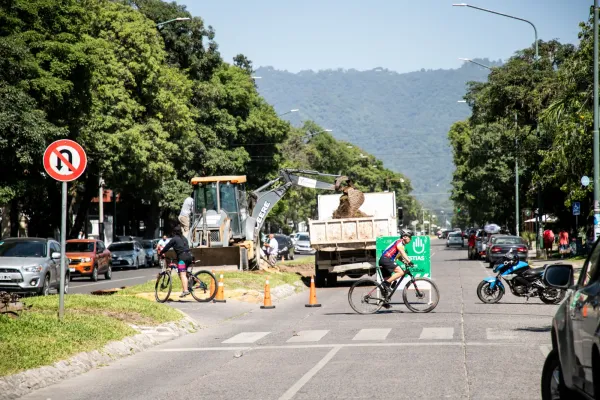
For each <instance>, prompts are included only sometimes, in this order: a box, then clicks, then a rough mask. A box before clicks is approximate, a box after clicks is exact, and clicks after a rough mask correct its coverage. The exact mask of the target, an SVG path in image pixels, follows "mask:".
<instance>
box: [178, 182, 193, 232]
mask: <svg viewBox="0 0 600 400" xmlns="http://www.w3.org/2000/svg"><path fill="white" fill-rule="evenodd" d="M193 194H194V193H193V192H192V195H193ZM192 195H190V196H188V197H187V198H186V199H185V201H184V202H183V206H182V207H181V212H180V213H179V223H180V224H181V231H182V234H183V237H184V238H186V239H188V233H189V232H190V217H191V216H192V209H193V208H194V199H193V198H192ZM188 241H189V239H188Z"/></svg>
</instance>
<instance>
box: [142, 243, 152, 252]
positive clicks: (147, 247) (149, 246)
mask: <svg viewBox="0 0 600 400" xmlns="http://www.w3.org/2000/svg"><path fill="white" fill-rule="evenodd" d="M142 246H144V249H146V250H152V249H153V248H154V246H153V244H152V242H151V241H147V242H142Z"/></svg>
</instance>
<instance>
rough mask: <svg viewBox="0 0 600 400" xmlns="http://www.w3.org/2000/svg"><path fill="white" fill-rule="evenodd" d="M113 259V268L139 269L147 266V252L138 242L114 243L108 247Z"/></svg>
mask: <svg viewBox="0 0 600 400" xmlns="http://www.w3.org/2000/svg"><path fill="white" fill-rule="evenodd" d="M108 250H110V254H111V257H112V265H113V267H133V268H135V269H138V268H139V267H140V266H142V267H143V266H146V265H147V264H146V252H145V251H144V249H143V248H142V245H141V244H140V243H139V242H136V241H129V242H114V243H111V245H110V246H108Z"/></svg>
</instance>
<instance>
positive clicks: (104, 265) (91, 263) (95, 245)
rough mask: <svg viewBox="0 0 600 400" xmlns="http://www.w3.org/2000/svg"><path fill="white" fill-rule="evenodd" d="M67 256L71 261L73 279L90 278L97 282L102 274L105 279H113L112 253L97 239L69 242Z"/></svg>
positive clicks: (70, 269) (66, 248)
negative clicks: (79, 277)
mask: <svg viewBox="0 0 600 400" xmlns="http://www.w3.org/2000/svg"><path fill="white" fill-rule="evenodd" d="M65 254H66V255H67V258H68V259H69V272H70V273H71V279H73V278H74V277H76V276H88V277H90V279H91V280H92V281H94V282H96V281H97V280H98V275H101V274H104V279H111V278H112V261H111V258H110V251H108V249H107V248H106V246H105V245H104V242H102V241H100V240H95V239H71V240H67V243H66V247H65Z"/></svg>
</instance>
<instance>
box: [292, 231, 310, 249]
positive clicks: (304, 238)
mask: <svg viewBox="0 0 600 400" xmlns="http://www.w3.org/2000/svg"><path fill="white" fill-rule="evenodd" d="M294 252H296V253H298V254H300V253H305V254H313V253H315V249H313V248H312V247H310V237H309V236H308V234H307V233H301V234H299V235H298V236H297V239H296V245H295V246H294Z"/></svg>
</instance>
